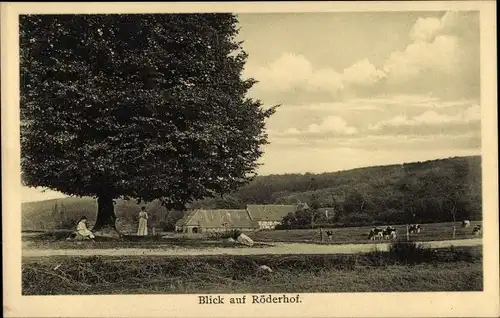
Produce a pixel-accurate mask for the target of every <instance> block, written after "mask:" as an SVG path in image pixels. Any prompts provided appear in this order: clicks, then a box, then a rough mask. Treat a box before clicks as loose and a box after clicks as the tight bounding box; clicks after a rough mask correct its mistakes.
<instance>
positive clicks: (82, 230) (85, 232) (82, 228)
mask: <svg viewBox="0 0 500 318" xmlns="http://www.w3.org/2000/svg"><path fill="white" fill-rule="evenodd" d="M78 236H80V237H82V238H84V239H87V238H90V239H92V240H94V238H95V235H94V233H92V232H91V231H90V230H89V229H88V228H87V217H86V216H82V217H81V218H80V220H79V221H78V223H77V225H76V232H75V233H73V235H71V237H74V238H76V237H78Z"/></svg>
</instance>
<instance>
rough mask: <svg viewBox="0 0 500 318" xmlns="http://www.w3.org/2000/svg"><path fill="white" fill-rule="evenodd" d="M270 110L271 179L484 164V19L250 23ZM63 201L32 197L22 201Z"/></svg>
mask: <svg viewBox="0 0 500 318" xmlns="http://www.w3.org/2000/svg"><path fill="white" fill-rule="evenodd" d="M239 21H240V27H241V30H240V34H239V37H238V40H243V41H244V44H243V47H244V49H245V51H246V52H247V53H248V54H249V59H248V63H247V67H246V70H245V74H244V76H245V77H254V78H255V79H257V80H258V81H259V83H258V84H257V85H255V87H254V88H253V89H252V91H251V92H250V94H251V96H252V97H255V98H259V99H260V100H262V102H263V103H264V104H265V105H266V106H272V105H276V104H281V105H282V106H281V107H280V108H279V109H278V111H277V113H276V114H275V115H274V116H273V117H272V118H271V119H269V121H268V123H267V128H268V134H269V141H270V145H268V146H266V147H265V149H264V150H265V154H264V156H263V157H262V159H261V160H260V162H261V163H262V166H261V168H260V170H259V172H260V174H272V173H294V172H297V173H303V172H313V173H317V172H330V171H338V170H345V169H351V168H356V167H362V166H372V165H381V164H394V163H401V162H412V161H422V160H429V159H435V158H446V157H451V156H463V155H478V154H480V143H481V139H480V137H481V132H480V117H481V109H480V100H479V95H480V86H479V15H478V13H476V12H386V13H373V12H370V13H368V12H367V13H359V12H358V13H294V14H283V13H277V14H241V15H239ZM58 196H60V195H59V194H58V193H55V192H52V191H49V192H46V193H41V192H40V191H39V190H37V189H27V188H25V189H23V194H22V197H23V201H33V200H41V199H47V198H52V197H58Z"/></svg>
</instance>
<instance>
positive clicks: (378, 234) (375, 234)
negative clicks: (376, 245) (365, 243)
mask: <svg viewBox="0 0 500 318" xmlns="http://www.w3.org/2000/svg"><path fill="white" fill-rule="evenodd" d="M383 238H384V230H382V229H379V228H376V227H374V228H373V229H371V230H370V233H368V239H370V240H372V241H373V240H375V239H379V240H381V239H383Z"/></svg>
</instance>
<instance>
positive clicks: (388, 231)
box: [383, 226, 396, 240]
mask: <svg viewBox="0 0 500 318" xmlns="http://www.w3.org/2000/svg"><path fill="white" fill-rule="evenodd" d="M383 235H384V238H385V239H386V240H388V239H391V238H392V239H395V238H396V229H395V228H393V227H392V226H387V227H386V228H385V230H384V232H383Z"/></svg>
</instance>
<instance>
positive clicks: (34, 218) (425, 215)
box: [23, 156, 482, 230]
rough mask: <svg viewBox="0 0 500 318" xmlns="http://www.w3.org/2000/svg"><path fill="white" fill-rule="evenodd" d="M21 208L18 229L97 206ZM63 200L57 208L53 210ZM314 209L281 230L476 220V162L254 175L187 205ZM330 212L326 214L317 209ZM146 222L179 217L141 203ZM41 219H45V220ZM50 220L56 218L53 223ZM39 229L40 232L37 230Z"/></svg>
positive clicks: (80, 202)
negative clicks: (305, 205) (299, 205)
mask: <svg viewBox="0 0 500 318" xmlns="http://www.w3.org/2000/svg"><path fill="white" fill-rule="evenodd" d="M50 202H51V203H49V201H44V202H32V203H26V204H23V229H27V228H33V227H36V228H39V227H41V226H42V225H43V223H44V222H50V220H49V219H50V218H48V217H47V214H49V213H50V214H51V215H52V216H51V219H53V220H52V221H51V222H53V223H54V222H55V224H53V225H52V226H49V227H68V226H70V224H72V223H71V222H73V221H74V220H73V219H74V218H77V217H78V215H81V214H82V213H84V214H86V215H87V216H88V217H89V219H90V220H91V221H92V219H93V218H95V214H96V211H95V210H96V204H95V202H94V200H92V199H90V198H67V199H60V200H51V201H50ZM54 202H61V204H62V205H63V207H62V209H61V208H59V209H58V211H55V209H54ZM301 202H305V203H308V205H309V206H310V207H311V208H312V211H310V212H308V213H298V214H297V215H290V216H288V217H287V218H286V220H285V222H284V223H285V224H283V225H282V226H280V228H310V227H318V226H331V227H335V226H363V225H373V224H407V223H432V222H450V221H453V214H455V215H454V218H455V220H456V221H459V220H463V219H469V220H482V194H481V157H479V156H473V157H454V158H448V159H439V160H430V161H425V162H414V163H407V164H400V165H390V166H376V167H368V168H359V169H353V170H348V171H339V172H333V173H321V174H312V173H306V174H283V175H269V176H258V177H256V178H255V179H254V180H253V181H252V182H250V183H249V184H247V185H245V186H243V187H242V188H240V189H239V190H238V191H236V192H234V193H231V194H228V195H226V196H224V197H219V198H210V199H205V200H201V201H197V202H194V203H192V204H190V205H188V208H210V209H238V208H245V207H246V205H247V204H297V203H301ZM322 207H329V208H333V209H334V211H335V213H331V214H329V215H328V217H326V216H325V214H324V213H319V212H318V211H317V209H318V208H322ZM147 208H148V211H149V213H150V215H151V216H152V217H151V222H152V223H154V224H155V225H157V226H160V227H162V228H164V229H165V230H171V229H173V227H174V224H175V222H176V221H177V220H178V219H179V218H181V217H182V215H183V213H182V212H181V211H168V210H166V209H165V208H164V207H162V206H161V205H160V204H159V202H156V201H154V202H151V203H148V204H147ZM138 209H139V208H138V205H137V204H136V203H135V202H133V201H123V200H118V202H117V204H116V206H115V211H116V214H117V216H118V217H119V218H121V219H126V220H128V221H129V222H135V218H136V215H137V213H138ZM56 214H57V215H56ZM43 215H45V216H43ZM54 220H56V221H54ZM43 227H46V226H45V225H43Z"/></svg>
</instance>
